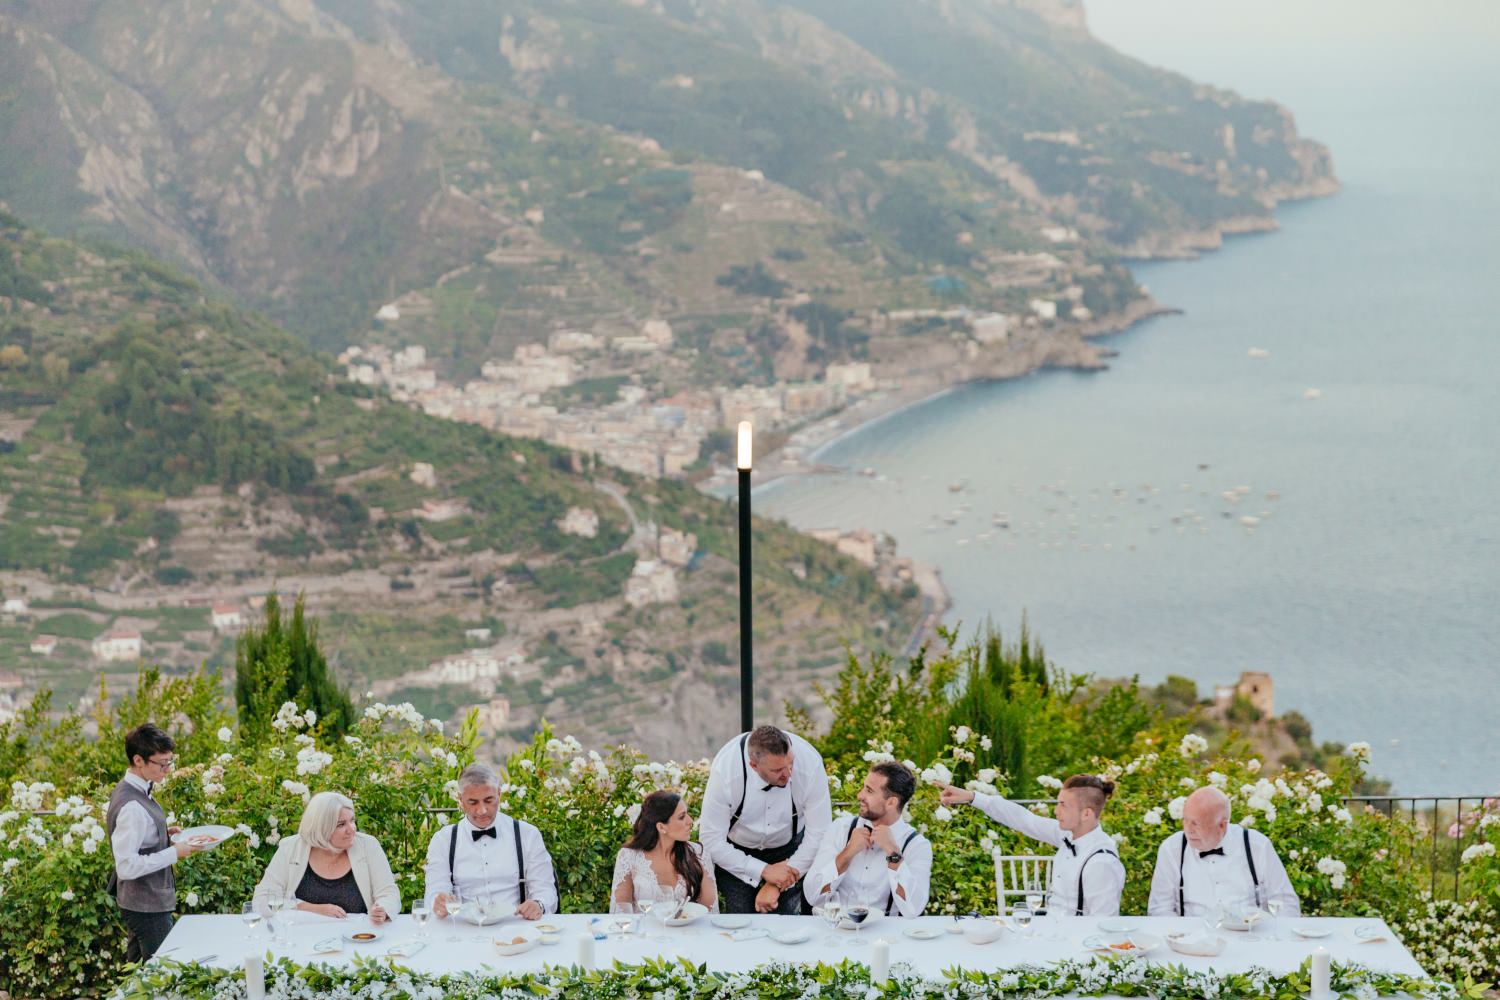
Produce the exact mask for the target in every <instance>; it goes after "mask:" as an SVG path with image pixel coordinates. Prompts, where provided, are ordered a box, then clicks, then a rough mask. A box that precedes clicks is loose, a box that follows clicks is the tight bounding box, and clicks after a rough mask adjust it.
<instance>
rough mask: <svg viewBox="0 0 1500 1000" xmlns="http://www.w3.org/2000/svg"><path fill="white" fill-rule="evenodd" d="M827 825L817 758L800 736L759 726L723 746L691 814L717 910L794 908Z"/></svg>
mask: <svg viewBox="0 0 1500 1000" xmlns="http://www.w3.org/2000/svg"><path fill="white" fill-rule="evenodd" d="M794 762H795V764H796V766H795V768H794V767H793V763H794ZM832 822H833V807H832V804H831V803H830V801H829V797H828V774H827V773H826V772H825V771H824V770H823V757H822V755H821V754H819V753H818V751H817V750H815V749H814V748H813V745H812V744H811V743H809V742H807V740H805V739H803V738H802V737H800V736H798V735H796V734H795V733H787V732H783V731H782V730H780V729H778V728H776V727H775V726H761V727H760V728H758V729H756V730H755V731H754V732H750V733H741V734H740V735H739V736H736V737H735V738H734V739H732V740H730V741H729V742H728V743H726V744H725V745H724V747H723V749H721V750H720V751H719V752H718V754H717V755H716V756H715V757H714V762H713V766H712V767H711V768H710V770H709V772H708V785H707V787H706V788H704V790H703V808H702V810H701V812H700V814H699V818H698V824H699V825H698V831H699V836H700V837H702V839H703V848H704V850H705V851H707V852H708V855H709V857H710V858H712V859H713V863H714V879H715V881H716V882H717V883H718V886H719V897H720V898H721V899H722V900H723V903H724V912H726V913H757V912H758V913H783V914H795V913H799V912H801V909H802V906H803V899H802V877H803V876H804V875H806V874H807V871H808V869H810V868H811V867H812V863H813V859H814V858H815V857H816V856H817V853H818V846H819V845H820V844H822V843H823V836H824V833H825V832H826V831H827V829H828V827H829V825H830V824H831V823H832Z"/></svg>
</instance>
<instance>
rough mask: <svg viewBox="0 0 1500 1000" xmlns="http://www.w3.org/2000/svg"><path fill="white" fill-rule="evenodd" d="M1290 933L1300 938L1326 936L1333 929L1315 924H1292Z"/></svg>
mask: <svg viewBox="0 0 1500 1000" xmlns="http://www.w3.org/2000/svg"><path fill="white" fill-rule="evenodd" d="M1292 933H1293V934H1295V935H1297V936H1298V937H1300V938H1326V937H1327V936H1328V935H1330V934H1332V933H1333V931H1332V930H1330V929H1329V928H1327V927H1320V926H1318V925H1317V924H1293V925H1292Z"/></svg>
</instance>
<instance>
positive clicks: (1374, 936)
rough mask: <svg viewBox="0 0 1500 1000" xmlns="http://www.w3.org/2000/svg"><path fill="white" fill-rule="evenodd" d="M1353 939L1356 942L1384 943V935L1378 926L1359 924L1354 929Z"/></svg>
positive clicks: (1381, 928)
mask: <svg viewBox="0 0 1500 1000" xmlns="http://www.w3.org/2000/svg"><path fill="white" fill-rule="evenodd" d="M1354 938H1355V940H1357V941H1384V940H1385V939H1386V933H1385V929H1384V928H1383V927H1381V926H1380V925H1379V924H1360V925H1359V926H1358V927H1356V928H1354Z"/></svg>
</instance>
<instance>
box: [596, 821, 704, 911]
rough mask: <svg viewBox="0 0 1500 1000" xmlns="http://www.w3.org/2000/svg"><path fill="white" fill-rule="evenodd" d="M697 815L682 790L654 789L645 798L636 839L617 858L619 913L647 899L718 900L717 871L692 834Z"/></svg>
mask: <svg viewBox="0 0 1500 1000" xmlns="http://www.w3.org/2000/svg"><path fill="white" fill-rule="evenodd" d="M692 835H693V818H692V817H691V816H690V815H688V809H687V803H686V802H684V801H683V800H682V796H681V795H678V794H677V793H676V792H652V793H651V794H650V795H648V796H646V800H645V801H644V802H642V803H641V812H640V815H638V816H637V817H636V819H635V832H634V834H633V835H632V836H631V838H630V842H629V843H627V844H626V845H625V846H624V847H622V848H620V853H619V855H617V856H616V858H615V875H614V878H613V879H612V880H611V882H610V889H609V908H610V912H611V913H614V912H616V911H617V910H618V909H624V908H625V907H626V906H627V905H628V906H632V907H633V906H634V904H635V903H636V902H637V901H638V900H641V899H651V900H657V899H683V900H691V901H693V902H698V903H702V904H703V905H704V906H706V907H708V908H709V909H710V910H712V909H714V908H715V907H716V906H717V905H718V901H719V890H718V887H717V886H716V885H715V884H714V872H713V868H712V867H711V866H710V865H707V864H705V863H704V853H703V845H702V844H698V843H694V842H693V841H692V840H690V839H689V838H690V837H692Z"/></svg>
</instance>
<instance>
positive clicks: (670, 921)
mask: <svg viewBox="0 0 1500 1000" xmlns="http://www.w3.org/2000/svg"><path fill="white" fill-rule="evenodd" d="M675 906H676V904H675V903H668V904H666V906H665V907H663V909H662V911H661V912H662V913H663V914H667V913H670V912H672V910H673V909H674V908H675ZM651 912H652V913H655V912H656V910H655V909H654V908H653V909H652V911H651ZM707 912H708V907H706V906H704V905H703V904H702V903H684V904H682V914H681V915H680V916H677V917H667V916H663V917H662V918H661V922H662V923H663V924H664V925H666V926H667V927H686V926H687V925H688V924H690V923H692V922H693V921H694V920H697V919H698V918H699V917H701V916H703V915H704V914H705V913H707Z"/></svg>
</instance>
